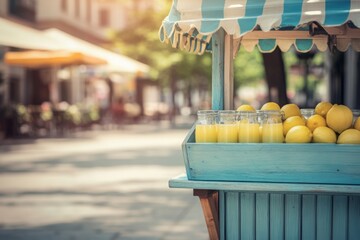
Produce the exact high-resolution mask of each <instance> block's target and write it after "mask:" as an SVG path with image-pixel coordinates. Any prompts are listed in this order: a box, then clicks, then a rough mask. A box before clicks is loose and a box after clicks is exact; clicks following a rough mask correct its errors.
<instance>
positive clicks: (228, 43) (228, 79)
mask: <svg viewBox="0 0 360 240" xmlns="http://www.w3.org/2000/svg"><path fill="white" fill-rule="evenodd" d="M224 45H225V46H224V109H226V110H233V109H234V67H233V65H234V57H233V36H231V35H228V34H226V35H225V43H224Z"/></svg>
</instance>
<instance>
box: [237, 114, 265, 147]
mask: <svg viewBox="0 0 360 240" xmlns="http://www.w3.org/2000/svg"><path fill="white" fill-rule="evenodd" d="M238 124H239V138H238V141H239V143H259V142H261V135H260V124H259V121H258V113H256V112H247V111H240V112H238Z"/></svg>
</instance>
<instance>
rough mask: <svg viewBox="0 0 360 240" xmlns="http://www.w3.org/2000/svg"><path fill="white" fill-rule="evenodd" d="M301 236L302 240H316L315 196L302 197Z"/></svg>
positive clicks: (306, 195)
mask: <svg viewBox="0 0 360 240" xmlns="http://www.w3.org/2000/svg"><path fill="white" fill-rule="evenodd" d="M301 211H302V212H301V236H302V238H303V239H307V240H315V239H316V196H315V195H308V194H305V195H303V196H302V208H301Z"/></svg>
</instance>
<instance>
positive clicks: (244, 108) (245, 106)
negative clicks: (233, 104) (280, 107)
mask: <svg viewBox="0 0 360 240" xmlns="http://www.w3.org/2000/svg"><path fill="white" fill-rule="evenodd" d="M236 111H248V112H256V110H255V108H253V107H252V106H251V105H248V104H243V105H241V106H240V107H238V108H237V109H236Z"/></svg>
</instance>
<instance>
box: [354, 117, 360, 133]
mask: <svg viewBox="0 0 360 240" xmlns="http://www.w3.org/2000/svg"><path fill="white" fill-rule="evenodd" d="M354 128H355V129H356V130H359V131H360V117H358V118H357V119H356V120H355V123H354Z"/></svg>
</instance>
